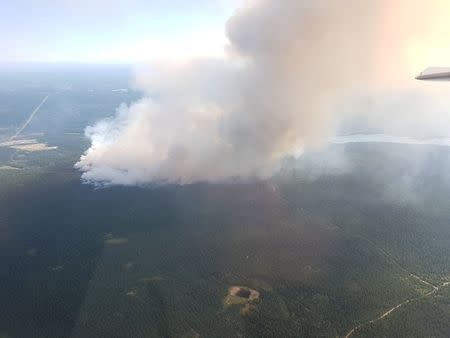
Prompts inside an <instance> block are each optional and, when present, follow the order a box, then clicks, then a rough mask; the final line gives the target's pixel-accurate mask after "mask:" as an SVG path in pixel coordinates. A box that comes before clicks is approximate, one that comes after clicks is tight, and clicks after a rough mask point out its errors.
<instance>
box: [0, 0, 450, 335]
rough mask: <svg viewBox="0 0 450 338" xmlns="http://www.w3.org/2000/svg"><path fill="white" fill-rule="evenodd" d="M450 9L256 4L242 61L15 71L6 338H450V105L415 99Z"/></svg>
mask: <svg viewBox="0 0 450 338" xmlns="http://www.w3.org/2000/svg"><path fill="white" fill-rule="evenodd" d="M446 2H447V1H444V0H431V1H427V2H425V1H413V2H411V1H406V0H394V1H384V0H381V1H375V2H369V1H353V0H339V1H338V0H328V1H325V0H316V1H308V0H302V1H295V0H283V1H275V0H254V1H249V2H247V4H246V6H245V7H243V8H242V9H240V10H239V11H237V12H236V13H235V14H234V15H233V16H232V17H230V19H229V20H228V23H227V25H226V32H227V37H228V43H227V45H226V46H225V48H226V53H225V56H223V57H217V58H202V59H195V60H183V62H173V63H167V62H160V63H156V62H154V63H152V64H151V65H145V66H142V67H137V68H134V69H131V67H125V66H114V65H109V66H101V65H73V64H71V65H42V64H41V65H26V66H25V65H20V66H19V67H17V66H16V67H13V66H11V65H0V79H1V80H2V81H0V337H2V338H3V337H5V338H6V337H8V338H9V337H14V338H15V337H49V338H50V337H52V338H53V337H72V338H74V337H75V338H78V337H80V338H84V337H104V338H124V337H133V338H140V337H347V338H348V337H408V338H409V337H449V336H450V321H449V318H450V305H449V304H450V227H449V224H450V202H449V198H448V196H449V195H450V178H449V174H448V173H449V172H450V138H449V137H450V135H449V130H450V113H449V110H450V96H449V95H448V91H449V89H450V88H449V83H445V82H440V83H422V82H417V81H415V80H414V76H415V75H416V73H417V72H419V71H421V70H422V67H425V66H428V64H427V65H423V62H424V60H426V62H427V63H428V62H435V63H436V64H435V65H438V64H437V63H439V62H441V61H442V60H444V58H446V60H447V62H448V60H450V53H448V52H447V49H446V48H445V45H446V44H447V43H448V39H447V37H448V33H449V31H448V29H447V28H446V27H447V25H446V23H447V21H448V20H447V15H446V13H448V11H446V10H445V9H447V8H448V4H446ZM419 23H420V24H419ZM124 48H125V47H124ZM74 164H75V165H74Z"/></svg>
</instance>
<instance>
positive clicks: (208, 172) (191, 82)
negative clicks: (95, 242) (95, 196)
mask: <svg viewBox="0 0 450 338" xmlns="http://www.w3.org/2000/svg"><path fill="white" fill-rule="evenodd" d="M440 5H443V6H444V7H445V8H447V7H448V5H446V4H445V2H444V1H440V0H434V1H433V0H432V1H426V2H425V1H419V2H410V1H405V0H393V1H392V0H389V1H387V0H380V1H361V0H327V1H324V0H283V1H280V0H259V1H249V2H248V4H247V6H246V7H244V8H242V9H239V10H238V11H237V12H236V13H235V15H234V16H233V17H231V18H230V19H229V21H228V23H227V27H226V31H227V37H228V40H229V44H228V45H227V46H226V51H227V56H226V57H225V58H222V59H197V60H190V61H186V62H184V63H182V64H180V63H179V64H163V63H161V64H159V65H153V66H152V67H151V70H150V71H141V72H139V73H138V74H137V78H136V83H137V85H138V87H139V88H140V89H142V90H143V91H144V92H145V93H146V95H145V98H143V99H141V100H140V101H138V102H135V103H133V104H131V105H129V106H126V105H122V106H121V107H119V108H118V110H117V114H116V116H114V117H112V118H109V119H105V120H102V121H100V122H98V123H97V124H95V125H94V126H90V127H88V128H87V129H86V135H87V136H88V137H89V138H90V140H91V143H92V144H91V147H90V148H89V149H88V150H87V151H86V152H85V154H84V155H83V156H82V157H81V159H80V160H79V162H78V163H77V164H76V167H77V168H79V169H80V170H81V171H83V179H84V180H85V181H88V182H94V183H100V184H142V183H150V182H158V183H161V182H171V183H183V184H184V183H191V182H197V181H210V182H217V181H224V180H229V179H251V178H260V177H267V176H268V175H271V174H272V173H273V171H274V170H275V169H276V168H277V167H278V165H279V163H280V160H281V159H282V158H284V157H285V156H286V155H289V154H292V153H296V152H298V151H299V149H308V148H309V147H314V146H315V145H317V144H320V143H321V142H323V141H324V140H325V139H326V137H327V136H328V135H330V133H332V131H333V128H334V126H335V124H336V122H337V121H339V119H340V118H341V116H340V113H338V112H339V111H340V110H339V109H337V107H341V106H342V104H343V102H344V101H349V100H350V102H351V99H352V97H354V96H357V95H360V94H362V92H363V91H364V94H365V95H366V94H367V93H366V92H367V91H368V90H370V89H372V88H373V89H374V90H388V91H389V90H398V88H401V87H402V86H404V85H405V84H404V82H407V81H410V79H411V78H413V77H414V75H415V74H414V73H413V71H416V70H418V69H413V67H418V62H417V60H416V59H415V58H416V57H417V56H418V55H421V54H420V51H421V50H422V49H420V48H422V47H420V46H422V45H420V43H419V42H423V41H426V39H427V38H428V37H429V36H430V34H432V32H433V29H432V26H433V25H434V24H435V22H436V21H435V20H434V21H433V22H431V21H432V20H428V19H427V18H431V17H432V18H434V19H435V18H436V13H438V12H439V11H442V9H441V8H440V7H439V6H440ZM430 11H431V12H432V13H430ZM418 22H420V23H421V25H418ZM433 27H434V26H433ZM418 46H419V47H420V48H419V47H418ZM414 48H415V49H414ZM411 86H414V84H412V85H411ZM361 88H364V90H362V89H361Z"/></svg>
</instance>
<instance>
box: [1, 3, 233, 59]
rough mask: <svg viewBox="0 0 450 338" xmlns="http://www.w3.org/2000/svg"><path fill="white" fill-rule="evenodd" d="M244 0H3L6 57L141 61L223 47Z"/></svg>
mask: <svg viewBox="0 0 450 338" xmlns="http://www.w3.org/2000/svg"><path fill="white" fill-rule="evenodd" d="M239 2H240V0H164V1H162V0H114V1H108V0H89V1H88V0H58V1H56V0H14V1H1V2H0V31H1V32H2V34H0V44H1V46H2V52H1V53H0V61H3V62H5V61H6V62H11V61H13V62H22V61H26V62H30V61H31V62H36V61H38V62H55V61H57V62H58V61H62V62H100V63H101V62H113V63H114V62H142V61H147V60H149V59H155V58H156V59H158V58H166V57H167V56H170V57H173V58H183V57H184V56H192V55H198V54H199V55H206V56H214V55H218V54H221V53H222V49H223V42H224V39H225V37H224V23H225V22H226V20H227V19H228V18H229V17H230V15H231V14H232V13H233V12H234V10H235V8H236V6H237V5H238V3H239Z"/></svg>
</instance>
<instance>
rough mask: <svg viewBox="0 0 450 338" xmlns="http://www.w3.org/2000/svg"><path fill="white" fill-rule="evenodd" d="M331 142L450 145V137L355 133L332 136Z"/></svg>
mask: <svg viewBox="0 0 450 338" xmlns="http://www.w3.org/2000/svg"><path fill="white" fill-rule="evenodd" d="M329 143H332V144H346V143H397V144H416V145H435V146H444V147H450V138H430V139H418V138H414V137H408V136H392V135H386V134H354V135H344V136H335V137H332V138H330V140H329Z"/></svg>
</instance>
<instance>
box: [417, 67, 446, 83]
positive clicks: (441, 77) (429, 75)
mask: <svg viewBox="0 0 450 338" xmlns="http://www.w3.org/2000/svg"><path fill="white" fill-rule="evenodd" d="M416 80H428V81H450V68H445V67H431V68H427V69H425V70H424V71H423V72H422V73H420V74H419V75H417V76H416Z"/></svg>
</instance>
